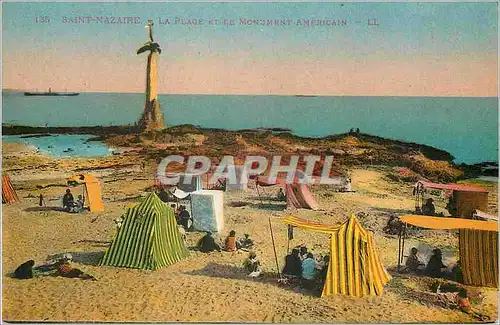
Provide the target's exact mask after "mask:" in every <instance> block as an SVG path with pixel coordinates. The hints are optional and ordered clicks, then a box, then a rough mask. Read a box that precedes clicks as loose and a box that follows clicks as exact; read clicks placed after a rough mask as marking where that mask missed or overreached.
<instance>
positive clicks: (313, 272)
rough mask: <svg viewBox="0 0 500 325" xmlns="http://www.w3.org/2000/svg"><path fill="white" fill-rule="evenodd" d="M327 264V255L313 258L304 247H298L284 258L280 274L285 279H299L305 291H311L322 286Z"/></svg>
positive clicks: (328, 260) (328, 259)
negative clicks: (317, 286)
mask: <svg viewBox="0 0 500 325" xmlns="http://www.w3.org/2000/svg"><path fill="white" fill-rule="evenodd" d="M329 262H330V256H329V255H325V256H323V257H321V256H320V257H319V258H315V257H314V254H313V253H311V252H308V250H307V247H306V246H298V247H295V248H293V249H292V252H291V253H290V254H288V255H287V256H286V257H285V266H284V267H283V271H282V273H283V275H284V276H285V277H286V278H289V279H300V281H301V284H302V286H303V287H304V288H305V289H309V290H313V289H315V288H316V285H319V286H321V287H322V285H323V284H324V282H325V279H326V273H327V271H328V264H329Z"/></svg>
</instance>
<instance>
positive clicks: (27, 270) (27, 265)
mask: <svg viewBox="0 0 500 325" xmlns="http://www.w3.org/2000/svg"><path fill="white" fill-rule="evenodd" d="M34 265H35V261H34V260H29V261H26V262H24V263H23V264H21V265H19V266H18V267H17V269H16V270H15V271H14V278H16V279H31V278H33V266H34Z"/></svg>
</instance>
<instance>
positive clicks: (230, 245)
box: [224, 230, 237, 252]
mask: <svg viewBox="0 0 500 325" xmlns="http://www.w3.org/2000/svg"><path fill="white" fill-rule="evenodd" d="M224 250H225V251H227V252H236V250H237V249H236V231H234V230H231V231H230V232H229V236H227V237H226V240H225V241H224Z"/></svg>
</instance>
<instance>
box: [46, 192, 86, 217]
mask: <svg viewBox="0 0 500 325" xmlns="http://www.w3.org/2000/svg"><path fill="white" fill-rule="evenodd" d="M40 201H42V200H41V199H40ZM84 206H85V198H84V197H83V196H82V195H78V199H77V200H76V201H75V198H74V197H73V194H72V193H71V190H70V189H69V188H68V189H66V193H65V194H64V196H63V210H64V211H66V212H69V213H79V212H82V211H83V210H84Z"/></svg>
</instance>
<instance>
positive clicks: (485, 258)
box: [400, 215, 498, 288]
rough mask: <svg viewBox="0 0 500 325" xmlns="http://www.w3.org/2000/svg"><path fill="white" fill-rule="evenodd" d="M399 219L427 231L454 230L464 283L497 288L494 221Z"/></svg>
mask: <svg viewBox="0 0 500 325" xmlns="http://www.w3.org/2000/svg"><path fill="white" fill-rule="evenodd" d="M400 220H401V221H402V222H404V223H405V224H410V225H413V226H417V227H422V228H427V229H442V230H458V231H459V237H458V239H459V253H460V265H461V267H462V272H463V282H464V284H467V285H474V286H486V287H494V288H498V222H496V221H482V220H470V219H462V218H444V217H427V216H420V215H405V216H402V217H401V218H400ZM403 250H404V247H403V248H402V250H401V251H403ZM400 254H401V255H402V252H400Z"/></svg>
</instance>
